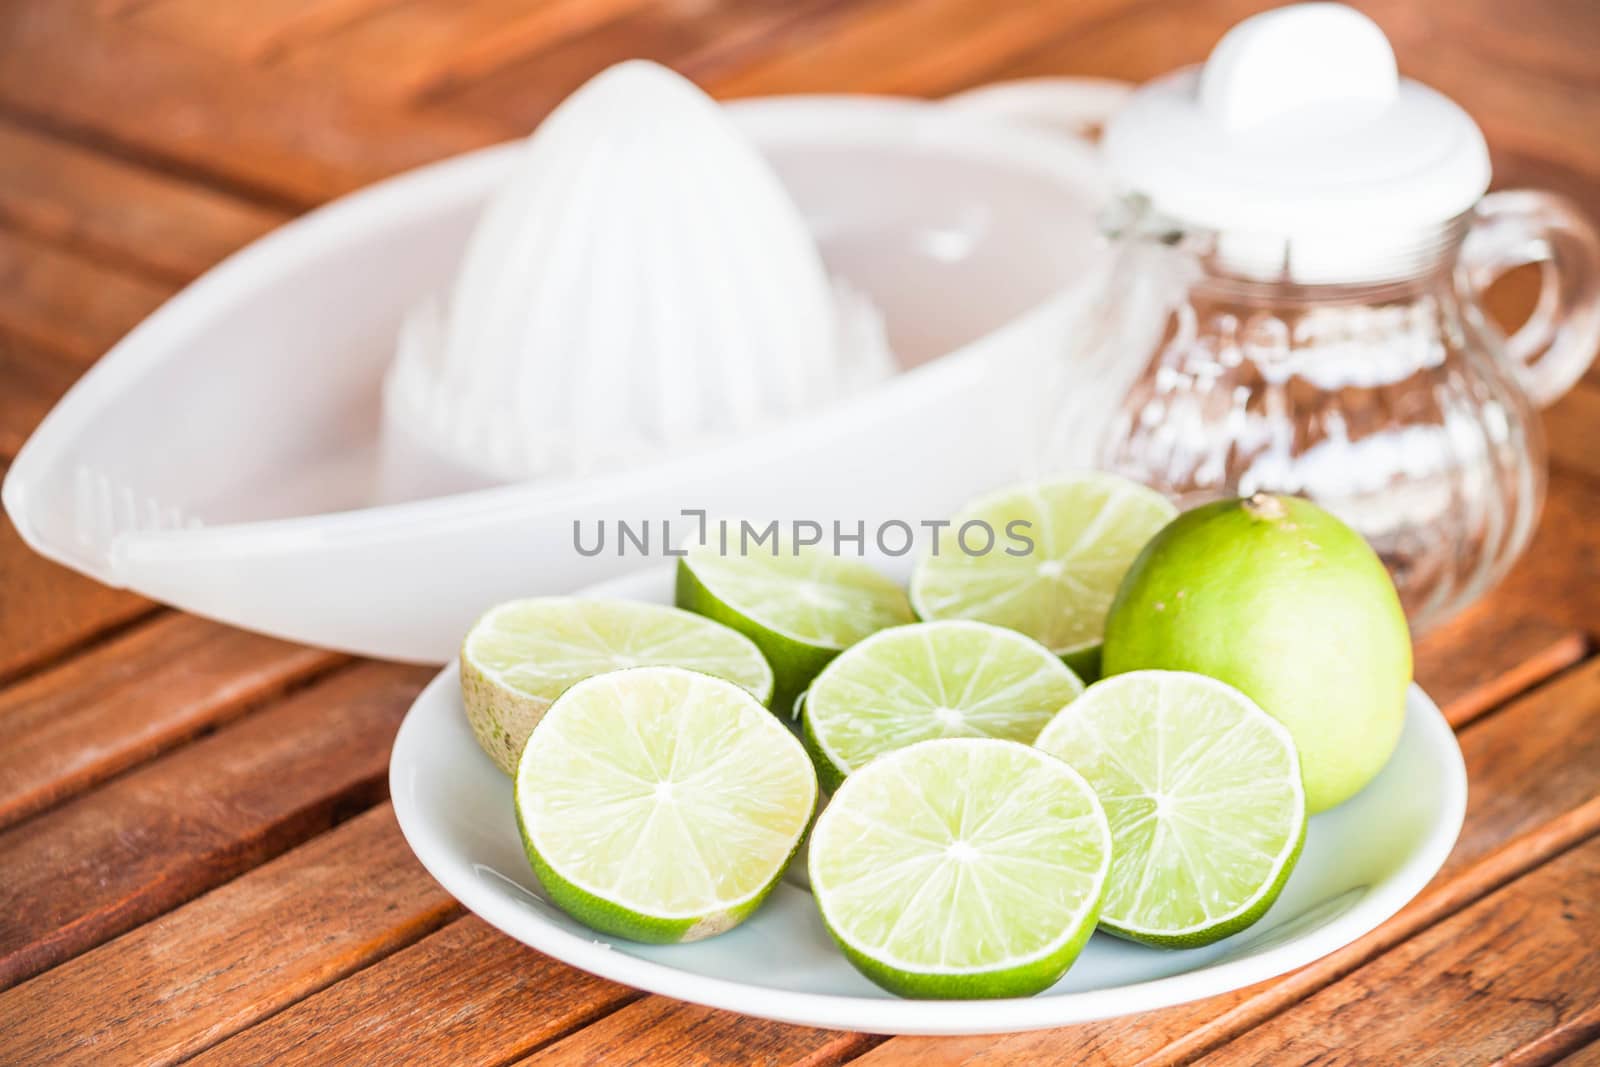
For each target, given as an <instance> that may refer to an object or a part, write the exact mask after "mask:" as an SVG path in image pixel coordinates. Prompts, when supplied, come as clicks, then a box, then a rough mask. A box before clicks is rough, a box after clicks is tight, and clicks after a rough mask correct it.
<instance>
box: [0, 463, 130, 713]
mask: <svg viewBox="0 0 1600 1067" xmlns="http://www.w3.org/2000/svg"><path fill="white" fill-rule="evenodd" d="M0 476H3V472H0ZM154 610H155V607H154V605H152V604H151V603H150V602H149V601H147V600H144V599H142V598H140V597H136V596H134V595H133V594H131V593H128V592H126V591H124V590H121V589H109V588H107V587H106V586H103V585H101V584H99V583H98V582H93V581H90V580H89V579H88V578H84V577H82V576H80V575H78V574H74V573H73V572H72V571H69V570H67V569H66V568H65V567H61V566H58V565H56V564H54V563H51V562H50V561H49V560H47V559H45V558H43V557H42V556H39V555H36V554H35V553H34V551H33V550H32V549H30V548H29V547H28V546H27V545H25V544H23V542H22V539H21V538H20V537H18V536H17V531H16V529H15V528H14V527H12V525H11V520H9V519H7V518H5V517H3V516H0V684H3V683H5V682H9V681H12V680H14V679H16V678H18V677H20V676H22V675H24V674H27V673H28V672H30V671H33V670H36V669H38V668H39V667H40V666H42V665H43V664H46V663H49V662H50V661H51V660H52V659H55V658H56V657H59V656H61V655H63V654H64V653H66V652H68V651H70V650H72V649H75V648H79V647H82V646H84V645H85V644H86V643H88V642H90V641H93V640H94V639H95V638H97V637H100V636H102V635H104V634H106V633H109V632H110V631H113V630H115V629H117V628H118V627H121V626H125V625H127V624H128V623H130V622H132V621H134V620H135V619H138V618H142V617H144V616H146V615H149V614H150V613H151V612H152V611H154Z"/></svg>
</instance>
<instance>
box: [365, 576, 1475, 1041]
mask: <svg viewBox="0 0 1600 1067" xmlns="http://www.w3.org/2000/svg"><path fill="white" fill-rule="evenodd" d="M595 591H596V592H597V593H603V594H604V595H608V596H631V597H633V598H636V599H641V600H654V601H661V602H668V603H670V601H671V571H670V568H664V567H663V568H656V569H654V570H651V571H648V572H646V573H644V574H641V575H637V576H633V577H631V578H627V579H622V580H619V581H614V582H610V583H607V584H606V585H604V586H600V587H597V588H596V590H595ZM389 783H390V788H391V789H392V791H393V794H394V809H395V815H396V817H397V818H398V819H399V821H400V828H401V830H402V831H403V832H404V833H405V836H406V840H407V841H408V842H410V844H411V847H412V849H413V850H414V851H415V852H416V854H417V858H418V859H420V860H421V861H422V864H423V866H425V867H426V868H427V869H428V871H429V873H430V874H432V875H433V876H434V877H435V878H436V879H438V880H439V883H440V884H441V885H443V886H444V888H445V889H446V890H448V891H449V892H450V893H451V894H452V895H453V896H454V897H455V898H456V899H457V900H459V901H461V903H462V904H464V905H465V906H466V907H467V908H469V909H471V910H472V911H474V912H476V913H477V914H478V915H479V916H481V917H482V918H484V919H485V920H487V921H488V922H489V923H491V924H492V925H494V926H496V927H498V928H499V929H501V930H503V931H504V932H505V933H507V934H509V935H511V936H512V937H514V938H516V939H517V940H519V941H522V942H524V943H525V944H528V945H531V946H533V947H534V948H536V949H538V950H540V951H541V952H544V953H547V954H549V955H551V956H554V957H556V958H557V959H560V960H563V961H565V962H567V963H570V964H572V965H573V966H574V967H579V968H582V969H583V970H585V971H589V972H591V973H593V974H597V975H600V976H601V977H603V978H609V979H611V980H613V981H616V982H622V983H624V984H627V985H631V986H636V987H638V988H639V989H645V990H649V991H650V992H653V993H662V994H665V995H666V996H669V997H676V998H678V999H680V1000H688V1001H693V1002H694V1003H697V1004H706V1005H709V1006H711V1007H716V1008H725V1009H727V1010H730V1011H738V1012H744V1013H745V1014H748V1015H758V1016H762V1017H765V1018H769V1019H777V1020H780V1021H783V1022H790V1023H799V1024H802V1025H806V1026H821V1027H831V1028H835V1029H843V1030H864V1031H870V1032H873V1033H881V1034H888V1033H894V1034H986V1033H1000V1032H1004V1031H1013V1030H1031V1029H1041V1028H1045V1027H1051V1026H1061V1025H1064V1024H1067V1023H1077V1022H1084V1021H1086V1020H1089V1019H1102V1018H1107V1017H1109V1016H1113V1015H1123V1014H1127V1013H1130V1012H1138V1011H1149V1010H1151V1009H1154V1008H1162V1007H1166V1006H1168V1005H1172V1004H1179V1003H1183V1002H1186V1001H1191V1000H1199V999H1201V998H1203V997H1209V996H1214V995H1216V994H1218V993H1223V992H1226V991H1228V990H1231V989H1238V988H1240V987H1242V986H1247V985H1250V984H1251V983H1253V982H1259V981H1261V980H1262V979H1265V978H1271V977H1273V976H1274V975H1279V974H1283V973H1285V972H1287V971H1291V970H1294V969H1295V968H1297V967H1301V966H1304V965H1305V964H1307V963H1310V962H1311V961H1312V960H1315V959H1317V958H1319V957H1321V956H1325V955H1327V954H1328V953H1330V952H1332V951H1334V950H1335V949H1337V948H1339V947H1341V946H1343V945H1346V944H1348V943H1350V942H1351V941H1354V940H1355V939H1356V938H1358V937H1360V936H1361V935H1362V934H1365V933H1366V932H1367V931H1369V930H1371V929H1373V928H1374V927H1376V926H1377V925H1378V924H1379V923H1381V922H1383V921H1384V920H1385V919H1387V918H1388V917H1389V916H1391V915H1393V914H1394V913H1395V912H1396V911H1398V910H1399V909H1400V907H1401V906H1402V905H1404V904H1405V903H1406V902H1407V901H1409V900H1410V899H1411V898H1412V897H1414V896H1416V895H1417V893H1418V892H1420V891H1421V889H1422V887H1423V886H1425V885H1426V884H1427V883H1428V880H1429V879H1431V878H1432V877H1433V875H1434V873H1435V872H1436V871H1437V870H1438V869H1439V867H1440V865H1441V864H1442V863H1443V862H1444V860H1445V857H1446V856H1447V855H1448V854H1449V852H1450V848H1451V846H1452V845H1454V843H1455V840H1456V834H1457V833H1458V832H1459V831H1460V828H1461V819H1462V815H1463V814H1464V812H1465V810H1466V799H1467V778H1466V768H1465V767H1464V766H1463V764H1462V761H1461V750H1460V749H1459V748H1458V747H1457V745H1456V740H1455V734H1454V733H1453V732H1452V731H1451V729H1450V725H1449V724H1448V723H1447V722H1446V721H1445V719H1444V716H1443V715H1441V714H1440V713H1439V709H1438V708H1437V707H1436V706H1435V705H1434V703H1433V701H1431V700H1429V699H1428V697H1427V696H1426V695H1425V694H1424V693H1423V692H1422V690H1421V689H1419V688H1417V687H1416V686H1413V687H1412V688H1411V693H1410V696H1409V698H1408V700H1407V703H1406V724H1405V731H1404V733H1403V734H1402V735H1401V738H1400V746H1399V748H1398V749H1397V750H1396V752H1395V754H1394V758H1393V759H1391V760H1390V761H1389V765H1388V766H1387V767H1385V768H1384V771H1383V773H1382V774H1380V775H1379V776H1378V777H1377V779H1376V780H1374V781H1373V782H1372V784H1370V785H1369V786H1367V788H1366V789H1364V790H1362V792H1361V793H1360V794H1359V795H1358V796H1356V797H1355V798H1353V799H1352V800H1350V801H1348V802H1346V803H1345V804H1343V805H1341V806H1340V807H1338V808H1336V809H1335V810H1333V811H1330V812H1326V813H1324V814H1322V815H1318V816H1316V817H1315V818H1313V819H1312V820H1311V823H1310V827H1309V829H1308V830H1307V832H1306V844H1305V850H1304V852H1303V853H1302V854H1301V856H1300V862H1299V864H1298V866H1296V868H1295V871H1294V874H1293V875H1292V876H1291V877H1290V879H1289V884H1288V885H1287V886H1286V887H1285V888H1284V891H1283V895H1282V896H1280V897H1279V898H1278V901H1277V903H1276V904H1274V905H1273V907H1272V910H1271V911H1269V912H1268V913H1267V914H1266V916H1265V917H1264V918H1263V919H1262V920H1261V921H1260V922H1258V923H1257V924H1256V925H1255V926H1252V927H1251V928H1250V929H1248V930H1245V931H1243V932H1242V933H1239V934H1236V935H1235V936H1233V937H1231V938H1228V939H1226V940H1224V941H1220V942H1218V943H1217V944H1215V945H1210V946H1207V947H1206V948H1202V949H1187V950H1182V951H1162V950H1159V949H1151V948H1144V947H1142V946H1138V945H1134V944H1131V943H1129V942H1125V941H1119V940H1116V939H1115V938H1111V937H1108V936H1106V935H1104V934H1096V935H1095V936H1094V937H1093V938H1091V939H1090V941H1089V944H1088V946H1087V947H1086V948H1085V949H1084V952H1083V955H1081V956H1080V957H1079V958H1078V961H1077V963H1075V964H1074V965H1073V968H1072V970H1071V971H1070V972H1068V974H1067V976H1066V977H1065V978H1063V979H1062V980H1061V981H1060V982H1058V983H1056V985H1055V986H1054V987H1052V988H1051V989H1049V990H1048V991H1046V992H1044V993H1042V994H1040V995H1039V996H1036V997H1030V998H1023V999H1012V1000H968V1001H918V1000H902V999H899V998H897V997H894V996H892V995H890V994H888V993H885V992H884V991H882V990H880V989H878V988H877V987H876V986H874V985H873V984H872V983H870V982H868V981H867V980H866V979H865V978H863V977H862V976H861V975H860V974H858V973H857V972H856V971H855V970H854V969H853V968H852V967H851V966H850V964H849V963H847V962H846V961H845V958H844V957H843V956H842V955H840V954H839V952H838V951H837V950H836V949H835V948H834V945H833V942H832V941H831V940H829V938H828V934H827V931H825V930H824V929H823V926H822V922H821V920H820V919H819V918H818V917H817V911H816V908H815V906H814V905H813V904H812V901H811V894H810V893H809V892H807V891H806V890H805V889H804V888H803V886H802V883H800V882H799V881H798V880H797V879H793V878H791V879H790V880H788V881H786V882H784V883H783V884H780V885H779V886H778V887H777V889H776V890H774V891H773V894H772V896H771V897H770V898H769V899H768V901H767V903H766V904H765V905H764V906H763V907H762V909H761V910H760V911H759V912H757V913H756V914H755V915H754V916H752V917H751V918H750V920H749V921H747V922H745V923H744V924H743V925H742V926H739V927H738V928H736V929H734V930H733V931H731V932H729V933H727V934H724V935H722V936H720V937H714V938H711V939H709V940H706V941H699V942H695V943H693V944H688V945H636V944H631V943H629V942H625V941H614V942H613V941H605V940H601V939H599V938H597V937H596V936H595V934H594V933H593V931H591V930H589V929H588V928H586V927H584V926H582V925H580V924H579V923H577V922H576V921H574V920H573V919H571V918H569V917H568V916H567V915H566V914H565V913H564V912H562V911H561V910H560V909H558V908H556V907H555V906H554V905H553V904H551V903H550V902H549V900H548V898H547V897H546V896H545V894H544V892H543V890H542V889H541V888H540V887H539V883H538V881H537V880H536V879H535V878H534V876H533V872H532V871H531V870H530V869H529V867H528V863H527V860H526V859H525V858H524V857H523V854H522V844H521V840H520V839H519V837H518V835H517V828H516V822H515V817H514V815H513V813H512V793H511V781H510V779H508V778H506V777H505V776H504V775H502V774H501V773H500V772H499V771H498V770H496V769H495V767H494V765H493V764H492V763H490V762H489V758H488V757H487V756H485V755H484V754H483V752H482V751H481V750H480V749H479V748H478V745H477V742H476V741H474V739H473V737H472V732H471V730H470V729H469V728H468V727H467V722H466V717H465V714H464V712H463V710H462V707H461V691H460V684H459V681H458V678H457V674H456V667H455V666H454V665H452V666H450V667H447V668H446V669H445V670H443V671H442V672H440V674H439V676H438V677H437V678H435V679H434V680H433V682H432V683H431V684H430V685H429V686H428V687H427V689H425V690H423V692H422V694H421V695H420V696H419V697H418V698H417V701H416V703H415V704H414V705H413V706H412V708H411V711H410V713H409V714H407V716H406V720H405V722H404V724H403V725H402V726H401V727H400V733H399V736H398V737H397V738H396V739H395V745H394V754H393V756H392V757H391V759H390V764H389Z"/></svg>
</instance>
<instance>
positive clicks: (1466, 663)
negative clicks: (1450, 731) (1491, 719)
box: [1416, 599, 1588, 728]
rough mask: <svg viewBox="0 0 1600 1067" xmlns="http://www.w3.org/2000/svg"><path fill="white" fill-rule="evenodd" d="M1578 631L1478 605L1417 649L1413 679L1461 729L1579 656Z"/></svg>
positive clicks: (1583, 644) (1492, 604)
mask: <svg viewBox="0 0 1600 1067" xmlns="http://www.w3.org/2000/svg"><path fill="white" fill-rule="evenodd" d="M1587 651H1588V642H1587V641H1586V640H1585V638H1584V635H1583V633H1582V632H1581V631H1579V630H1576V629H1573V628H1572V627H1570V626H1563V625H1560V624H1558V623H1553V622H1547V621H1546V620H1544V619H1541V618H1538V617H1536V616H1535V617H1518V616H1516V615H1513V614H1511V613H1510V612H1508V611H1506V610H1505V609H1504V607H1503V606H1502V605H1501V604H1499V603H1498V602H1497V601H1496V600H1494V599H1490V600H1488V601H1485V602H1482V603H1479V604H1477V605H1476V606H1474V607H1472V608H1469V609H1468V610H1467V612H1466V613H1465V614H1463V615H1458V616H1457V617H1456V618H1455V619H1453V620H1451V621H1450V622H1448V623H1446V624H1445V625H1444V626H1441V627H1440V628H1438V629H1436V630H1434V631H1433V632H1432V633H1429V634H1428V635H1427V636H1426V637H1424V638H1423V639H1422V640H1420V641H1418V642H1417V646H1416V679H1417V682H1418V683H1419V684H1420V685H1421V686H1422V688H1423V689H1425V690H1426V691H1427V693H1428V695H1429V696H1431V697H1433V699H1434V701H1435V702H1436V703H1437V704H1438V705H1439V707H1440V709H1441V710H1443V712H1444V714H1445V718H1447V719H1449V720H1450V724H1451V725H1452V726H1455V727H1458V728H1459V727H1461V726H1463V725H1465V724H1466V723H1468V722H1471V721H1472V720H1473V719H1475V718H1477V717H1478V716H1479V715H1482V714H1484V713H1485V712H1488V711H1490V710H1492V709H1494V708H1496V707H1499V706H1500V705H1501V704H1503V703H1505V702H1506V701H1507V700H1510V699H1511V698H1512V697H1514V696H1517V695H1518V694H1520V693H1523V692H1525V691H1527V690H1529V689H1532V688H1533V687H1534V686H1536V685H1538V684H1539V683H1540V682H1542V681H1544V680H1545V679H1546V678H1549V677H1550V676H1552V675H1554V674H1556V673H1558V672H1560V671H1563V670H1565V669H1567V668H1568V667H1570V666H1572V665H1573V664H1574V663H1577V662H1578V661H1579V660H1581V659H1582V658H1583V657H1584V654H1585V653H1586V652H1587Z"/></svg>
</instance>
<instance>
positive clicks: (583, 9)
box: [280, 0, 645, 100]
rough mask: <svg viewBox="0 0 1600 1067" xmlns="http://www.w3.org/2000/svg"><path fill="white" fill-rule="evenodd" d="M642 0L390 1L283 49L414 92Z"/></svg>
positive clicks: (393, 89)
mask: <svg viewBox="0 0 1600 1067" xmlns="http://www.w3.org/2000/svg"><path fill="white" fill-rule="evenodd" d="M644 3H645V0H545V2H543V3H539V4H533V5H530V4H527V3H523V2H520V0H459V2H457V3H452V4H395V5H389V6H385V7H384V8H382V9H381V10H378V11H375V12H373V13H372V14H371V15H369V16H368V17H366V18H363V19H361V20H359V21H358V22H355V23H353V24H350V25H348V26H346V27H345V28H343V29H342V30H341V31H340V32H337V33H330V34H326V35H322V36H319V37H317V38H315V39H314V40H307V41H305V42H303V43H301V44H298V45H296V46H294V47H291V48H288V49H286V50H285V51H284V53H283V55H282V57H281V60H280V62H281V64H282V65H284V66H288V67H290V68H292V69H295V70H299V71H303V72H307V73H310V72H316V71H326V70H330V69H331V70H337V71H339V72H340V74H341V77H344V78H348V79H351V80H352V81H356V82H359V84H360V85H361V87H362V89H363V91H364V92H366V93H368V94H370V95H372V96H375V97H378V98H382V99H390V100H416V99H418V98H421V97H425V96H427V95H428V94H430V93H433V92H437V91H440V90H442V89H445V88H447V87H449V86H451V85H454V84H460V83H461V82H463V81H465V80H469V79H471V78H472V77H474V76H481V75H482V74H485V73H488V72H490V71H493V70H494V69H496V68H497V67H499V66H503V65H504V64H506V63H509V62H511V61H513V60H515V59H516V58H517V57H519V56H521V55H526V54H528V53H529V52H535V51H538V50H540V49H541V48H545V47H550V46H552V45H555V44H558V43H559V42H560V41H562V40H563V39H565V38H566V37H568V36H570V35H572V34H576V33H581V32H583V31H585V30H589V29H593V28H594V27H595V26H597V25H601V24H603V23H605V22H607V21H609V20H611V19H612V18H615V17H617V16H619V15H622V14H624V13H626V12H628V11H630V10H633V9H635V8H638V7H642V6H643V4H644Z"/></svg>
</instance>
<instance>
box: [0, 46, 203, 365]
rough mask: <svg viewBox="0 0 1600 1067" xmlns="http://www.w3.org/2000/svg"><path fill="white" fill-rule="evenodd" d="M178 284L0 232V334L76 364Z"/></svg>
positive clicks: (93, 356) (94, 355)
mask: <svg viewBox="0 0 1600 1067" xmlns="http://www.w3.org/2000/svg"><path fill="white" fill-rule="evenodd" d="M0 78H4V75H3V74H0ZM176 288H177V287H176V286H175V285H174V284H172V283H170V282H161V281H155V280H152V279H150V278H148V277H145V276H141V275H135V274H129V273H128V272H126V271H122V270H117V269H115V268H113V267H107V266H105V265H103V264H102V263H101V262H99V261H98V260H96V259H93V258H89V257H87V256H84V255H80V254H78V253H75V252H69V251H66V250H65V249H62V248H59V247H57V246H55V245H51V244H47V243H45V242H44V241H41V240H39V239H37V238H34V237H28V236H26V235H24V234H20V233H17V232H15V231H12V230H0V332H7V331H8V332H11V333H14V334H16V335H18V336H20V337H22V338H23V339H25V340H28V341H31V342H33V343H34V344H36V345H39V346H42V347H44V348H47V349H50V350H51V351H55V352H59V353H61V354H62V355H63V356H64V357H65V358H67V359H69V360H71V361H73V362H74V363H77V364H79V365H80V366H87V365H88V364H89V363H92V362H93V361H94V360H96V359H99V358H100V356H101V355H102V354H103V353H104V352H105V351H106V349H108V348H110V347H111V346H112V345H113V344H115V343H116V342H117V341H118V340H119V339H120V338H121V337H122V335H123V334H125V333H127V332H128V331H129V330H131V329H133V328H134V327H135V326H136V325H138V324H139V321H140V320H141V319H143V318H144V317H145V316H146V315H148V314H150V312H152V311H154V310H155V309H156V308H157V307H159V306H161V304H162V303H163V302H164V301H165V300H166V299H167V298H168V297H169V296H171V295H172V294H173V292H174V291H175V290H176Z"/></svg>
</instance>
